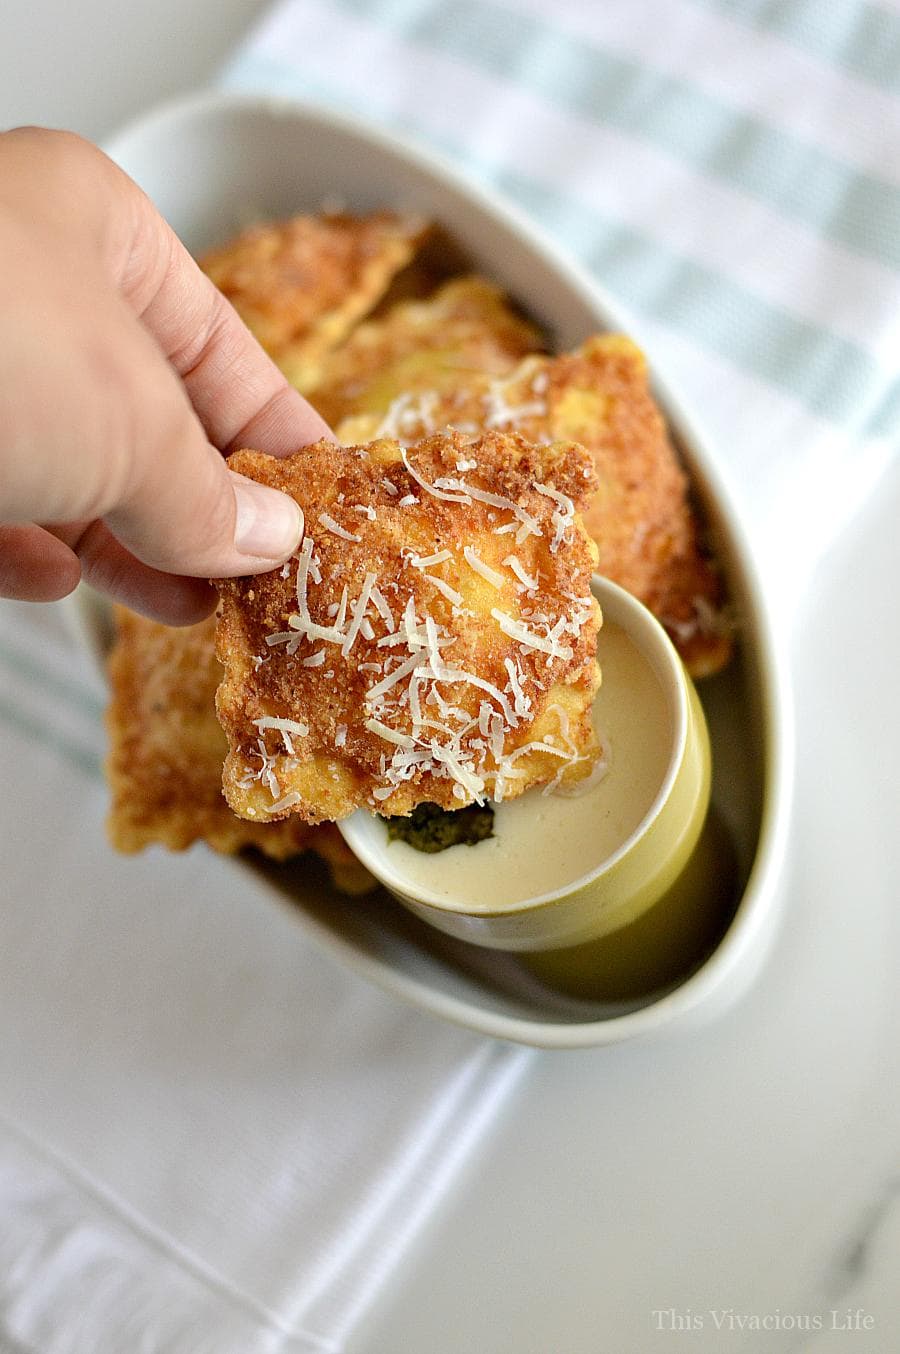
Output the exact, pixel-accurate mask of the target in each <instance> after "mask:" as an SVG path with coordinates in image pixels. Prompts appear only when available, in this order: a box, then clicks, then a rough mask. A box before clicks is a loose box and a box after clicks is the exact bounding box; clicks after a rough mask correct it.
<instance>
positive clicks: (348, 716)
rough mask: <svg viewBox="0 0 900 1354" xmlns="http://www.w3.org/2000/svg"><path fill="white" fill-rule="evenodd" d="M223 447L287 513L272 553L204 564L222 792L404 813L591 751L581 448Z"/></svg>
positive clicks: (316, 816)
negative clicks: (277, 552) (285, 554)
mask: <svg viewBox="0 0 900 1354" xmlns="http://www.w3.org/2000/svg"><path fill="white" fill-rule="evenodd" d="M229 464H230V466H231V468H232V469H234V470H237V471H239V472H240V473H241V474H243V475H248V476H250V477H251V478H253V479H257V480H260V481H261V482H262V483H265V484H269V485H272V486H274V487H276V488H278V489H282V490H284V491H285V492H287V493H290V494H292V495H293V497H294V498H295V499H296V500H297V502H298V503H299V504H300V505H301V507H302V508H303V510H304V513H305V516H306V526H307V534H306V536H305V537H304V540H303V543H302V546H301V549H300V552H299V554H298V556H297V557H296V559H295V560H294V561H293V562H292V563H291V564H289V565H288V566H285V567H284V568H283V569H281V570H274V571H273V572H271V573H268V574H265V575H262V576H259V577H254V578H241V579H224V580H220V581H218V584H217V586H218V587H219V590H220V593H221V597H222V605H221V610H220V619H219V626H218V633H217V641H216V643H217V652H218V655H219V658H220V660H221V662H222V663H223V665H224V667H225V678H224V680H223V682H222V685H221V686H220V688H219V692H218V696H217V709H218V713H219V718H220V720H221V722H222V725H223V727H224V728H225V730H226V733H227V734H228V739H229V743H230V748H231V750H230V752H229V755H228V757H227V759H226V762H225V770H224V776H223V784H224V789H225V795H226V798H227V799H228V802H229V804H230V805H231V807H232V808H233V809H234V811H235V812H236V813H238V814H240V815H241V816H242V817H246V818H248V819H250V820H251V821H255V822H264V821H270V820H272V819H283V818H285V817H286V816H287V815H294V816H299V817H301V818H303V819H305V820H307V821H309V822H317V821H322V820H329V819H339V818H343V817H345V816H346V815H347V814H349V813H352V812H353V810H354V809H356V808H358V807H360V806H365V807H367V808H369V809H373V810H376V811H377V812H379V813H382V814H385V815H387V816H393V815H405V814H408V813H410V812H411V811H412V809H413V808H415V806H416V805H417V804H419V803H422V802H430V803H434V804H438V805H440V806H441V807H443V808H460V807H461V806H463V805H466V804H471V803H473V802H475V801H479V800H482V799H484V798H486V797H491V798H493V799H495V800H500V799H503V798H504V797H505V798H512V797H514V796H516V795H519V794H521V793H523V792H524V791H525V790H527V789H528V788H529V787H531V786H533V785H537V784H547V783H550V782H558V781H559V780H560V779H561V778H563V777H567V778H577V777H578V776H581V775H584V774H587V773H588V772H589V770H590V767H591V765H592V762H593V759H594V756H595V754H596V746H595V735H594V731H593V725H592V720H591V705H592V700H593V696H594V693H595V691H596V689H597V686H598V684H599V670H598V668H597V664H596V656H595V655H596V640H597V630H598V627H599V623H600V616H599V609H598V607H597V604H596V602H595V601H594V599H593V597H592V595H591V592H590V576H591V572H592V570H593V568H594V565H595V563H596V555H597V552H596V547H595V546H594V545H593V543H592V541H591V540H590V538H589V537H588V535H587V533H586V532H585V530H584V527H583V526H582V524H581V522H580V520H579V518H578V516H577V510H578V508H579V506H580V505H582V504H583V503H584V502H585V501H586V500H587V498H588V497H589V495H590V493H591V491H592V490H593V489H594V488H595V481H594V472H593V467H592V463H591V460H590V458H589V456H588V455H587V454H586V452H585V451H584V449H583V448H581V447H579V446H577V445H575V444H572V443H556V444H552V445H545V446H534V445H532V444H530V443H528V442H527V441H525V439H524V438H522V437H519V436H514V435H503V434H499V433H489V434H486V435H485V436H484V437H483V438H481V439H477V440H474V441H473V440H472V439H471V438H466V437H464V436H463V435H462V434H459V433H454V434H449V435H447V436H437V437H431V438H428V439H427V440H425V441H423V442H420V443H418V444H417V445H415V446H412V447H410V448H409V449H406V448H404V447H402V446H400V445H399V443H398V442H396V441H392V440H381V441H377V442H374V443H372V444H371V445H369V446H366V447H362V446H360V447H349V448H345V447H340V446H337V445H336V444H334V443H330V442H319V443H316V444H314V445H312V446H309V447H304V448H301V449H300V450H299V451H297V452H296V453H295V454H294V455H293V456H290V457H287V458H285V459H283V460H280V459H276V458H274V457H271V456H266V455H263V454H261V453H258V452H253V451H241V452H237V453H236V454H235V455H233V456H232V457H231V458H230V461H229Z"/></svg>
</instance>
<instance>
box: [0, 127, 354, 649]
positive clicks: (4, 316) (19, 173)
mask: <svg viewBox="0 0 900 1354" xmlns="http://www.w3.org/2000/svg"><path fill="white" fill-rule="evenodd" d="M327 436H330V433H329V431H328V429H327V427H326V425H325V424H324V422H323V421H322V419H321V418H319V416H318V414H316V413H315V411H314V410H313V409H312V408H311V407H310V406H309V405H308V404H307V403H306V402H305V401H304V400H303V399H302V398H301V397H300V395H298V394H297V393H296V391H294V390H293V389H292V388H291V387H290V386H289V385H288V383H287V381H286V380H285V378H284V377H283V376H282V374H281V373H280V372H279V370H278V368H277V367H276V366H275V364H274V363H273V362H272V361H271V360H270V359H269V357H268V356H267V355H266V354H265V353H264V352H263V350H262V348H260V346H259V345H258V344H257V342H256V340H255V339H254V338H253V337H252V336H251V335H250V333H249V331H248V330H247V329H246V328H245V327H244V325H243V324H242V322H241V320H240V319H239V318H238V316H237V314H236V313H235V311H234V310H233V309H232V307H231V306H230V305H229V304H228V302H227V301H225V299H224V298H223V297H222V296H221V295H220V293H219V292H218V291H217V290H216V289H215V287H214V286H213V285H212V283H211V282H210V281H209V280H208V278H206V277H205V276H204V274H203V273H202V272H201V271H200V269H199V268H198V267H197V265H196V264H195V263H194V261H193V260H192V259H191V257H190V255H189V254H188V253H187V251H186V250H185V249H184V247H183V246H182V245H181V244H180V243H179V241H178V239H177V238H176V236H175V235H174V233H173V232H172V230H171V229H170V228H169V227H168V226H167V225H166V223H165V222H164V221H163V220H162V218H161V217H160V216H159V215H158V213H157V212H156V210H155V209H154V207H153V206H152V204H151V203H150V201H149V199H148V198H147V197H146V196H145V195H144V194H143V193H142V192H141V190H140V189H139V188H138V187H137V186H136V184H134V183H133V182H132V181H131V180H130V179H129V178H128V177H127V176H126V175H125V174H124V173H123V172H122V171H121V170H119V169H118V168H117V167H116V166H115V165H114V164H113V162H112V161H111V160H109V159H108V158H107V157H106V156H105V155H103V153H102V152H101V151H99V150H98V149H97V148H96V147H94V146H92V145H90V143H88V142H86V141H82V140H81V139H80V138H79V137H76V136H73V135H71V134H69V133H65V132H51V131H46V130H43V129H40V128H22V129H18V130H16V131H12V132H6V133H3V134H0V597H3V596H5V597H19V598H25V599H28V600H32V601H50V600H53V599H56V598H59V597H64V596H65V595H66V594H67V593H69V592H71V591H72V589H73V588H74V587H75V586H76V584H77V583H78V581H79V578H81V577H84V578H85V579H86V580H87V581H88V582H90V583H91V584H92V585H93V586H94V587H97V588H99V589H101V590H102V591H104V592H107V593H109V594H110V595H111V596H113V597H116V598H117V599H119V600H120V601H123V602H125V603H127V604H128V605H129V606H131V607H133V608H135V609H136V610H140V611H144V612H146V613H147V614H148V615H152V616H155V617H157V618H158V619H161V620H164V621H167V622H169V623H170V624H184V623H187V622H191V621H195V620H200V619H202V617H203V616H204V615H206V614H208V613H209V612H210V611H211V610H212V608H213V605H214V600H215V599H214V594H213V590H212V589H211V588H210V586H209V584H208V583H207V582H206V579H208V578H210V577H216V576H223V577H227V576H232V575H239V574H249V573H258V572H261V571H263V570H266V569H272V568H274V567H276V566H277V565H278V564H280V563H282V562H283V561H284V560H285V559H287V557H288V556H289V555H290V554H291V553H292V551H293V550H294V549H295V548H296V546H297V544H298V541H299V539H300V536H301V533H302V529H303V523H302V514H301V513H300V510H299V509H298V508H297V506H296V504H295V503H294V502H293V500H292V499H290V498H288V497H287V496H286V495H284V494H281V493H279V492H278V491H277V490H274V489H270V488H267V487H265V486H263V485H259V484H256V483H254V482H253V481H250V480H245V479H243V478H242V477H241V476H238V475H235V474H233V473H232V472H231V471H229V470H228V469H227V468H226V465H225V461H224V459H223V453H224V454H227V453H228V452H229V451H231V450H234V449H236V448H237V447H243V446H251V447H254V448H256V449H259V450H262V451H268V452H270V453H272V454H274V455H280V454H286V453H287V452H290V451H292V450H294V449H295V448H296V447H298V446H301V445H304V444H306V443H309V442H313V441H316V440H317V439H318V438H320V437H327Z"/></svg>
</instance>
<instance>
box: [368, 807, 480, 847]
mask: <svg viewBox="0 0 900 1354" xmlns="http://www.w3.org/2000/svg"><path fill="white" fill-rule="evenodd" d="M384 822H385V823H386V824H387V833H388V841H391V842H397V841H400V842H406V844H407V846H411V847H412V849H413V850H414V851H424V852H426V853H427V854H428V855H433V854H434V853H435V852H436V851H446V850H447V848H448V847H450V846H475V845H477V843H478V842H483V841H485V840H486V839H487V838H488V837H493V835H494V810H493V809H492V808H490V807H489V806H488V805H487V804H485V805H480V804H469V805H468V807H466V808H464V809H442V808H441V807H440V806H439V805H438V804H418V805H417V806H416V807H415V808H414V809H413V811H412V813H411V814H410V815H409V816H408V817H407V818H385V819H384Z"/></svg>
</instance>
